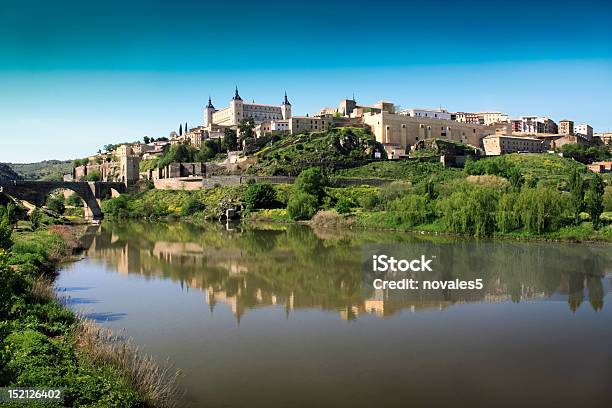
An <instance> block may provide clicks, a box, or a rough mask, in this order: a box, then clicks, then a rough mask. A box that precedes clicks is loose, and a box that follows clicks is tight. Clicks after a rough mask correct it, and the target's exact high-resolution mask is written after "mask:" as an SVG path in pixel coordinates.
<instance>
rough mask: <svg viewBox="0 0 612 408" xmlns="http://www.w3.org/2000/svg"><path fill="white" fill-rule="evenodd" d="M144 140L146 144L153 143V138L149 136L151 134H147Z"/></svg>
mask: <svg viewBox="0 0 612 408" xmlns="http://www.w3.org/2000/svg"><path fill="white" fill-rule="evenodd" d="M142 141H143V142H144V144H149V143H151V139H150V138H149V136H145V137H143V138H142Z"/></svg>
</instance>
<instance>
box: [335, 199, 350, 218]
mask: <svg viewBox="0 0 612 408" xmlns="http://www.w3.org/2000/svg"><path fill="white" fill-rule="evenodd" d="M352 204H353V203H352V202H351V200H349V199H348V198H346V197H341V198H340V199H339V200H338V202H337V203H336V206H335V209H336V211H337V212H338V214H348V213H350V212H351V207H352Z"/></svg>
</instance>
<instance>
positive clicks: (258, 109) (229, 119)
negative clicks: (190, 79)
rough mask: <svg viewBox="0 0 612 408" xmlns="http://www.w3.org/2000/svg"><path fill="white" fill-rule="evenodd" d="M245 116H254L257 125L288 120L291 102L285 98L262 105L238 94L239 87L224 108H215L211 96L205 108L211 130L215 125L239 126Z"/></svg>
mask: <svg viewBox="0 0 612 408" xmlns="http://www.w3.org/2000/svg"><path fill="white" fill-rule="evenodd" d="M244 118H253V120H254V121H255V125H260V124H261V123H263V122H266V121H271V120H288V119H290V118H291V103H289V100H288V99H287V92H285V98H284V99H283V102H282V103H281V104H280V105H262V104H257V103H254V102H253V103H248V102H244V101H243V100H242V98H241V97H240V95H239V94H238V87H236V91H235V94H234V97H233V98H232V99H231V100H230V102H229V106H228V107H227V108H223V109H218V110H217V109H215V107H214V106H213V104H212V101H211V99H210V97H209V98H208V105H206V107H205V108H204V123H206V128H208V129H207V130H209V131H211V130H213V129H214V128H215V127H220V126H225V127H231V126H237V125H238V124H239V123H240V121H241V120H242V119H244Z"/></svg>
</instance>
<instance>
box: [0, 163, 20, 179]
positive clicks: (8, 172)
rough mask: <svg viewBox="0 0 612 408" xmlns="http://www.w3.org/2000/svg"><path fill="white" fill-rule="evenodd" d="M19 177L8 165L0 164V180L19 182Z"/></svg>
mask: <svg viewBox="0 0 612 408" xmlns="http://www.w3.org/2000/svg"><path fill="white" fill-rule="evenodd" d="M20 179H21V176H20V175H19V174H17V173H15V171H14V170H13V169H12V168H11V167H10V166H9V165H8V164H4V163H0V180H20Z"/></svg>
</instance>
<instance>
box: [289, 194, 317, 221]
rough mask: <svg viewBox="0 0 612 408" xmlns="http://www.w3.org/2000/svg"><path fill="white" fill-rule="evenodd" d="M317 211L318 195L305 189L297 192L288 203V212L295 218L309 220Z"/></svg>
mask: <svg viewBox="0 0 612 408" xmlns="http://www.w3.org/2000/svg"><path fill="white" fill-rule="evenodd" d="M316 211H317V197H315V196H314V195H312V194H308V193H306V192H304V191H297V192H295V193H294V194H293V195H292V196H291V198H290V199H289V202H288V203H287V212H288V213H289V216H290V217H291V218H292V219H294V220H309V219H311V218H312V216H313V215H314V214H315V212H316Z"/></svg>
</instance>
